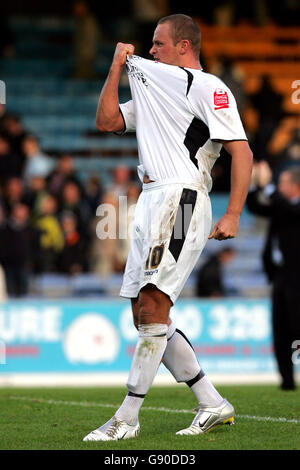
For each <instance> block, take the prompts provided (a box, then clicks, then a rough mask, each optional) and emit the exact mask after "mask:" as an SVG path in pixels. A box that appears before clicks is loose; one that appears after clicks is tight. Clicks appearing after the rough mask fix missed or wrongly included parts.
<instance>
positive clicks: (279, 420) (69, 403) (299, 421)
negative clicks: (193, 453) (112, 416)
mask: <svg viewBox="0 0 300 470" xmlns="http://www.w3.org/2000/svg"><path fill="white" fill-rule="evenodd" d="M9 399H10V400H19V401H31V402H38V403H46V404H48V405H67V406H83V407H98V408H116V406H117V405H112V404H110V403H95V402H88V401H64V400H45V399H44V398H38V397H37V398H31V397H23V396H19V397H18V396H10V397H9ZM141 410H142V411H158V412H164V413H176V414H178V413H180V414H195V413H194V412H193V411H192V410H173V409H170V408H164V407H154V406H144V407H142V408H141ZM236 418H238V419H251V420H253V421H269V422H272V423H291V424H300V419H287V418H276V417H273V416H251V415H236Z"/></svg>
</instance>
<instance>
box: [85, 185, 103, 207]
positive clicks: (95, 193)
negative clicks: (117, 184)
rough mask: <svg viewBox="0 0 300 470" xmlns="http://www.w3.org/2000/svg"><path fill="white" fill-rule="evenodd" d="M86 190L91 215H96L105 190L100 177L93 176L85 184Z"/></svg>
mask: <svg viewBox="0 0 300 470" xmlns="http://www.w3.org/2000/svg"><path fill="white" fill-rule="evenodd" d="M84 190H85V195H86V200H87V203H88V205H89V207H90V210H91V213H92V214H93V215H95V214H96V210H97V207H98V206H99V204H100V203H101V199H102V196H103V188H102V185H101V180H100V178H99V177H98V176H91V177H90V178H89V179H88V180H87V182H86V183H85V185H84Z"/></svg>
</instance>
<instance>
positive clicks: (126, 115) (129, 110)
mask: <svg viewBox="0 0 300 470" xmlns="http://www.w3.org/2000/svg"><path fill="white" fill-rule="evenodd" d="M120 111H121V113H122V116H123V119H124V125H125V129H124V132H134V131H135V129H136V121H135V112H134V106H133V100H130V101H127V103H122V104H120Z"/></svg>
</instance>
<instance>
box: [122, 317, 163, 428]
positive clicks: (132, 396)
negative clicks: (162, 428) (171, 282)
mask: <svg viewBox="0 0 300 470" xmlns="http://www.w3.org/2000/svg"><path fill="white" fill-rule="evenodd" d="M167 330H168V325H165V324H161V323H150V324H143V325H139V338H138V342H137V346H136V349H135V352H134V356H133V360H132V364H131V368H130V372H129V377H128V381H127V388H128V395H127V396H126V397H125V399H124V401H123V403H122V405H121V407H120V408H119V409H118V411H117V412H116V414H115V416H116V417H117V418H118V419H120V420H123V421H126V422H127V423H128V424H135V423H136V422H137V420H138V413H139V409H140V407H141V405H142V403H143V401H144V397H145V395H146V393H147V392H148V390H149V388H150V387H151V385H152V382H153V380H154V377H155V375H156V372H157V369H158V367H159V365H160V362H161V359H162V355H163V352H164V350H165V348H166V345H167V336H166V333H167Z"/></svg>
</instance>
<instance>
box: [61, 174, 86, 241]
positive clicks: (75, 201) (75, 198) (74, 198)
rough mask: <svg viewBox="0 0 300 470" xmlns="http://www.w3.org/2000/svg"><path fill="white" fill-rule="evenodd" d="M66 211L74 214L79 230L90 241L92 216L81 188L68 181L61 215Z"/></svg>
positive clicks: (62, 201)
mask: <svg viewBox="0 0 300 470" xmlns="http://www.w3.org/2000/svg"><path fill="white" fill-rule="evenodd" d="M64 211H68V212H72V213H73V214H74V216H75V218H76V220H77V224H78V230H79V231H80V233H81V234H82V235H83V236H84V237H85V238H86V239H88V238H89V235H90V230H89V225H90V222H91V219H92V214H91V210H90V207H89V205H88V203H87V201H86V199H85V197H84V194H83V191H82V189H81V187H80V186H79V185H78V184H77V183H76V182H75V181H67V182H66V183H65V185H64V187H63V189H62V192H61V202H60V213H62V212H64Z"/></svg>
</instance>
